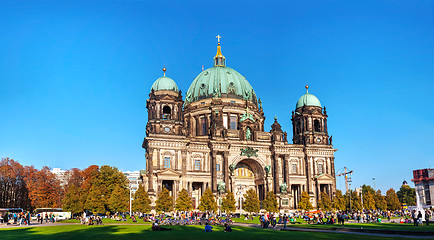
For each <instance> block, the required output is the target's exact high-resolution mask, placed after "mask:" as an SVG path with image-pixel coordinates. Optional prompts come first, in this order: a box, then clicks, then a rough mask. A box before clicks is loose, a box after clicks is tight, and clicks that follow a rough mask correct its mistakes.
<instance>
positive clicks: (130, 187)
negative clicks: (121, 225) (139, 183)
mask: <svg viewBox="0 0 434 240" xmlns="http://www.w3.org/2000/svg"><path fill="white" fill-rule="evenodd" d="M129 189H130V217H131V213H132V211H131V205H132V200H133V199H132V197H131V192H132V186H131V185H129Z"/></svg>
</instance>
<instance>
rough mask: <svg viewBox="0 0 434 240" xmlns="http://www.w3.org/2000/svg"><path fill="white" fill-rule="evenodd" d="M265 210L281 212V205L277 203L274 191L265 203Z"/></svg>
mask: <svg viewBox="0 0 434 240" xmlns="http://www.w3.org/2000/svg"><path fill="white" fill-rule="evenodd" d="M263 206H264V209H265V210H267V211H269V212H277V211H278V210H279V203H277V199H276V195H275V194H274V192H273V191H270V192H268V193H267V197H266V198H265V200H264V201H263Z"/></svg>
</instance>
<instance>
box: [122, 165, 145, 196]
mask: <svg viewBox="0 0 434 240" xmlns="http://www.w3.org/2000/svg"><path fill="white" fill-rule="evenodd" d="M122 173H123V174H124V175H125V176H126V177H127V178H128V181H129V183H130V184H129V185H130V186H131V190H132V194H133V195H134V194H135V193H136V191H137V190H138V189H139V185H140V183H142V178H141V177H140V171H133V172H132V171H122Z"/></svg>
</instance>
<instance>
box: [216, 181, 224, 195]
mask: <svg viewBox="0 0 434 240" xmlns="http://www.w3.org/2000/svg"><path fill="white" fill-rule="evenodd" d="M225 188H226V184H225V182H220V183H218V184H217V190H218V191H219V192H220V193H224V192H225Z"/></svg>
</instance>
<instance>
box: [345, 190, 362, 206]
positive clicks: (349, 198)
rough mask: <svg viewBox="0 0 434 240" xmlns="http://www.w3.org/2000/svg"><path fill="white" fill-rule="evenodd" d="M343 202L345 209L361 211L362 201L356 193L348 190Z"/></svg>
mask: <svg viewBox="0 0 434 240" xmlns="http://www.w3.org/2000/svg"><path fill="white" fill-rule="evenodd" d="M345 200H346V206H347V209H352V210H359V211H360V210H362V200H361V197H360V194H359V193H358V192H356V191H353V190H348V192H347V194H346V197H345Z"/></svg>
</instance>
